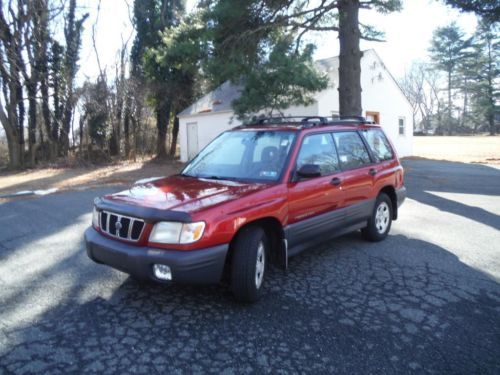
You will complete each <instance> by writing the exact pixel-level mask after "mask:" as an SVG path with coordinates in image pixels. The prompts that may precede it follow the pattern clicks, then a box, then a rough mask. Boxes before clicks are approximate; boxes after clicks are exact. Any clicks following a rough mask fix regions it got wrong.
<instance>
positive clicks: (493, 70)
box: [471, 19, 500, 135]
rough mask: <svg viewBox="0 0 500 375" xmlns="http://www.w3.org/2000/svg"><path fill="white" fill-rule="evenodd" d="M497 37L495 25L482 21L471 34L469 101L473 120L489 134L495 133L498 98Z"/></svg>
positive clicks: (499, 46)
mask: <svg viewBox="0 0 500 375" xmlns="http://www.w3.org/2000/svg"><path fill="white" fill-rule="evenodd" d="M499 60H500V34H499V28H498V23H492V22H489V21H488V20H486V19H483V20H481V21H480V22H479V24H478V27H477V30H476V32H475V35H474V52H473V64H472V66H471V75H472V77H473V80H474V81H473V85H472V101H473V107H474V112H475V114H476V117H477V118H478V119H479V121H481V122H485V123H487V124H488V130H489V133H490V134H491V135H494V134H495V133H496V127H495V113H496V112H498V105H497V104H496V103H497V100H498V99H499V98H500V88H499V84H498V79H499V77H500V66H499Z"/></svg>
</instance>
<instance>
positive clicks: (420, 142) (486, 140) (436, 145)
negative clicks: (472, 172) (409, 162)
mask: <svg viewBox="0 0 500 375" xmlns="http://www.w3.org/2000/svg"><path fill="white" fill-rule="evenodd" d="M411 158H423V159H433V160H447V161H457V162H463V163H481V164H495V165H500V136H452V137H439V136H433V137H420V136H419V137H417V136H415V137H413V156H412V157H411Z"/></svg>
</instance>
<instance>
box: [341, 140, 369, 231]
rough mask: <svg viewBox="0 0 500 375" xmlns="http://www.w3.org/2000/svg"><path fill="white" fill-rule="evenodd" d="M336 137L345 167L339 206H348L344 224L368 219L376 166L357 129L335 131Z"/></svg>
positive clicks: (343, 166) (342, 164)
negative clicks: (341, 198) (341, 197)
mask: <svg viewBox="0 0 500 375" xmlns="http://www.w3.org/2000/svg"><path fill="white" fill-rule="evenodd" d="M333 138H334V140H335V146H336V148H337V151H338V155H339V163H340V167H341V168H342V174H341V176H340V178H341V179H342V185H341V187H342V191H343V200H342V202H341V204H340V206H341V207H342V208H345V212H346V217H345V225H352V224H355V223H356V222H361V221H364V220H366V219H367V218H368V217H369V216H370V215H371V213H372V210H373V204H374V196H373V175H374V173H376V168H375V166H374V164H373V162H372V160H371V158H370V154H369V153H368V150H367V149H366V146H365V143H364V142H363V140H362V139H361V136H360V134H359V133H358V132H357V131H339V132H334V133H333Z"/></svg>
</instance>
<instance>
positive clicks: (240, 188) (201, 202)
mask: <svg viewBox="0 0 500 375" xmlns="http://www.w3.org/2000/svg"><path fill="white" fill-rule="evenodd" d="M266 187H269V185H267V184H258V183H242V182H235V181H228V180H209V179H203V178H194V177H185V176H181V175H176V176H171V177H166V178H159V179H151V180H149V181H148V180H144V181H142V182H141V181H138V182H137V183H136V184H134V185H133V186H132V187H131V188H130V189H128V190H124V191H121V192H119V193H115V194H111V195H107V196H105V197H104V198H105V199H106V200H110V201H113V202H115V203H125V204H131V205H135V206H142V207H151V208H156V209H161V210H174V211H181V212H186V213H193V212H197V211H202V210H205V209H207V208H211V207H214V206H216V205H219V204H222V203H224V202H227V201H231V200H235V199H240V198H242V197H244V196H246V195H249V194H251V193H254V192H257V191H260V190H263V189H265V188H266Z"/></svg>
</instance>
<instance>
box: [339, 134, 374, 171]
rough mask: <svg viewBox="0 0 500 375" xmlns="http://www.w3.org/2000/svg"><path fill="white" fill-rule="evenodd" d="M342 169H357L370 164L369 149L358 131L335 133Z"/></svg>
mask: <svg viewBox="0 0 500 375" xmlns="http://www.w3.org/2000/svg"><path fill="white" fill-rule="evenodd" d="M333 138H334V139H335V145H336V146H337V150H338V152H339V159H340V165H341V166H342V169H355V168H359V167H362V166H364V165H367V164H370V163H371V160H370V156H369V154H368V150H367V149H366V147H365V144H364V143H363V140H362V139H361V137H360V135H359V134H358V132H335V133H333Z"/></svg>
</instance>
